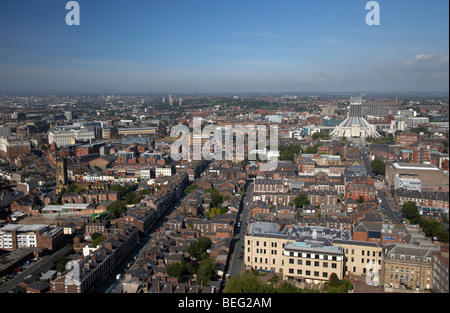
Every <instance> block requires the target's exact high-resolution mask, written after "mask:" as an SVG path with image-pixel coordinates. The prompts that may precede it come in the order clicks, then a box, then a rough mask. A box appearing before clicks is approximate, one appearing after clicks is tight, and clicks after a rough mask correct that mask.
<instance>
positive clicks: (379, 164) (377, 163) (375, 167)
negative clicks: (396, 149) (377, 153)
mask: <svg viewBox="0 0 450 313" xmlns="http://www.w3.org/2000/svg"><path fill="white" fill-rule="evenodd" d="M370 168H371V169H372V171H373V172H375V173H376V174H379V175H384V174H385V173H386V163H384V162H383V161H381V160H380V159H375V160H373V161H372V162H370Z"/></svg>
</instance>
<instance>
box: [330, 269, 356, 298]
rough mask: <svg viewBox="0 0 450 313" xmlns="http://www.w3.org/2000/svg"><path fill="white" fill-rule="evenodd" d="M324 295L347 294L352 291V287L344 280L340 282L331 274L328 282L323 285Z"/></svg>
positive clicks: (334, 274)
mask: <svg viewBox="0 0 450 313" xmlns="http://www.w3.org/2000/svg"><path fill="white" fill-rule="evenodd" d="M324 285H325V287H324V289H323V292H325V293H347V292H348V291H349V290H352V289H353V285H352V283H351V282H350V281H348V280H346V279H342V280H340V279H339V277H338V276H337V275H336V273H332V274H331V275H330V278H329V279H328V281H327V282H326V283H325V284H324Z"/></svg>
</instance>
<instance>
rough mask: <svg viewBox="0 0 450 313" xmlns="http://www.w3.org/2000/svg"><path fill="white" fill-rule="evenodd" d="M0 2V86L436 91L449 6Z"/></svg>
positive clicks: (357, 1)
mask: <svg viewBox="0 0 450 313" xmlns="http://www.w3.org/2000/svg"><path fill="white" fill-rule="evenodd" d="M67 2H68V1H65V0H58V1H55V0H39V1H37V0H30V1H28V0H27V1H25V0H2V1H1V2H0V42H1V45H0V91H6V92H10V91H11V92H16V91H17V92H19V91H31V92H55V93H59V92H77V93H84V92H89V93H91V92H96V93H103V92H115V93H120V92H137V93H152V92H168V93H170V92H172V93H177V92H179V93H183V92H276V91H279V92H285V91H286V92H288V91H325V92H327V91H392V92H408V91H448V84H449V63H448V59H449V48H448V47H449V32H448V28H449V15H448V14H449V13H448V10H449V8H448V6H449V3H448V1H446V0H431V1H406V0H389V1H388V0H380V1H378V3H379V5H380V25H379V26H368V25H367V24H366V22H365V18H366V14H367V13H368V12H369V11H368V10H366V8H365V6H366V3H367V2H368V1H365V0H363V1H361V0H345V1H335V0H330V1H325V0H318V1H301V0H277V1H275V0H270V1H269V0H240V1H236V0H223V1H218V0H189V1H187V0H152V1H149V0H146V1H138V0H136V1H123V0H122V1H106V0H103V1H100V0H79V1H78V3H79V5H80V26H68V25H66V23H65V17H66V14H67V13H68V12H69V11H68V10H66V9H65V5H66V3H67Z"/></svg>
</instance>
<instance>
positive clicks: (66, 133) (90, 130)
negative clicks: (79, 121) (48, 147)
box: [48, 125, 96, 147]
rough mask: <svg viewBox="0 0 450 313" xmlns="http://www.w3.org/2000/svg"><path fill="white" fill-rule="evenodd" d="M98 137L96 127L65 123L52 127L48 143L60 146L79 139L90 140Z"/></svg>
mask: <svg viewBox="0 0 450 313" xmlns="http://www.w3.org/2000/svg"><path fill="white" fill-rule="evenodd" d="M95 138H96V127H94V126H74V125H64V126H58V127H56V128H53V129H50V130H49V132H48V143H49V144H52V143H55V144H56V146H58V147H64V146H68V145H72V144H75V142H76V141H77V140H82V141H89V140H91V139H95Z"/></svg>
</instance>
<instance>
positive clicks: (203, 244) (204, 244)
mask: <svg viewBox="0 0 450 313" xmlns="http://www.w3.org/2000/svg"><path fill="white" fill-rule="evenodd" d="M211 246H212V242H211V239H209V238H208V237H204V236H203V237H200V239H199V240H198V241H196V242H193V243H191V244H190V245H189V246H188V248H187V253H189V255H190V256H191V257H192V258H194V259H197V260H199V259H201V258H202V255H203V256H204V253H206V251H207V250H208V249H209V248H211Z"/></svg>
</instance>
